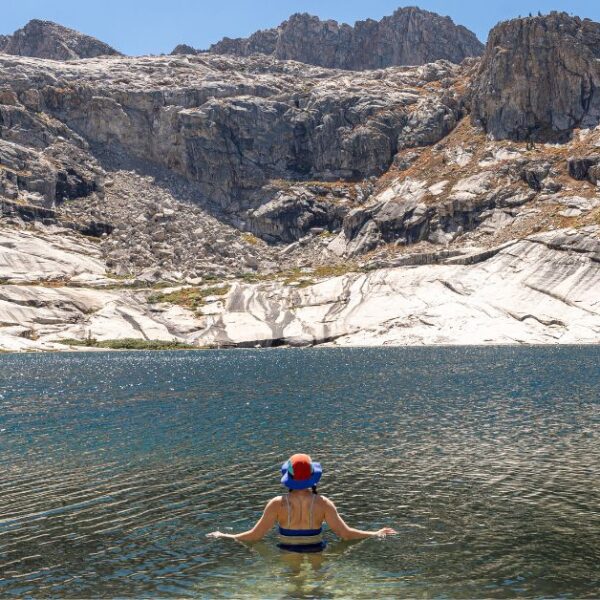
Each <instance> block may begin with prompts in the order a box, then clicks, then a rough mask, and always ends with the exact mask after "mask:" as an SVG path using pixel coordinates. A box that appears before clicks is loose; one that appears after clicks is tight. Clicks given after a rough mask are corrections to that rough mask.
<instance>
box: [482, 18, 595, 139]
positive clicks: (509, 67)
mask: <svg viewBox="0 0 600 600" xmlns="http://www.w3.org/2000/svg"><path fill="white" fill-rule="evenodd" d="M599 59H600V23H595V22H594V21H590V20H589V19H580V18H578V17H571V16H569V15H568V14H567V13H564V12H562V13H559V12H552V13H550V14H549V15H546V16H538V17H528V18H523V19H513V20H511V21H505V22H503V23H500V24H498V25H497V26H496V27H494V29H492V31H491V32H490V36H489V39H488V44H487V47H486V50H485V54H484V56H483V59H482V62H481V67H480V70H479V73H478V75H477V77H476V79H475V82H474V85H473V103H472V117H473V121H474V122H475V123H478V124H480V125H482V126H483V128H484V129H485V130H486V131H487V132H488V133H491V134H492V135H493V136H494V137H495V138H499V139H502V138H510V139H514V140H528V139H531V140H542V141H564V139H565V138H568V137H569V136H570V134H571V132H572V130H573V129H574V128H577V127H583V128H585V127H593V126H595V125H597V124H598V123H599V122H600V60H599Z"/></svg>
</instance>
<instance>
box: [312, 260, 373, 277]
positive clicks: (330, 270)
mask: <svg viewBox="0 0 600 600" xmlns="http://www.w3.org/2000/svg"><path fill="white" fill-rule="evenodd" d="M361 271H362V269H361V268H360V267H359V266H358V265H357V264H356V263H353V262H346V263H340V264H337V265H321V266H319V267H315V270H314V271H313V273H314V275H315V277H340V276H341V275H347V274H348V273H360V272H361Z"/></svg>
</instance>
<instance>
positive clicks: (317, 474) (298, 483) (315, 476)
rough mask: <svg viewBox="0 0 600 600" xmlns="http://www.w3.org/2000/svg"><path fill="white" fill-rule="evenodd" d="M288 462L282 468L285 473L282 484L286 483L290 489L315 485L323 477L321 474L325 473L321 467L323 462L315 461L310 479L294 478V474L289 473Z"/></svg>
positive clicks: (302, 488)
mask: <svg viewBox="0 0 600 600" xmlns="http://www.w3.org/2000/svg"><path fill="white" fill-rule="evenodd" d="M286 464H287V463H284V466H283V467H282V468H281V472H282V473H283V477H282V478H281V485H285V487H286V488H289V489H290V490H305V489H307V488H310V487H312V486H313V485H317V483H318V482H319V479H321V475H322V474H323V469H322V468H321V463H318V462H314V463H313V473H312V475H311V476H310V477H309V478H308V479H300V480H296V479H293V478H292V476H291V475H290V474H289V473H288V471H287V467H286Z"/></svg>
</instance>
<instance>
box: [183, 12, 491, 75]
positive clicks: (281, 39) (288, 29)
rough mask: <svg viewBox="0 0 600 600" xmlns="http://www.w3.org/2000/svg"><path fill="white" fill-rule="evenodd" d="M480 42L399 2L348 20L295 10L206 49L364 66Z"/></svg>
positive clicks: (435, 55) (453, 51)
mask: <svg viewBox="0 0 600 600" xmlns="http://www.w3.org/2000/svg"><path fill="white" fill-rule="evenodd" d="M483 47H484V46H483V44H482V43H481V42H480V41H479V40H478V39H477V37H476V36H475V34H474V33H472V32H471V31H469V30H468V29H467V28H466V27H464V26H462V25H455V24H454V22H453V21H452V19H451V18H450V17H442V16H440V15H438V14H436V13H433V12H429V11H424V10H421V9H419V8H417V7H404V8H398V9H397V10H396V11H394V13H393V14H392V15H390V16H387V17H383V18H382V19H381V20H379V21H375V20H373V19H367V20H364V21H357V22H356V23H355V24H354V25H348V24H345V23H338V22H337V21H335V20H332V19H330V20H321V19H320V18H319V17H316V16H313V15H310V14H308V13H295V14H293V15H291V16H290V17H289V19H287V20H286V21H284V22H283V23H281V24H280V25H279V26H278V27H275V28H272V29H264V30H259V31H257V32H255V33H254V34H252V35H251V36H249V37H248V38H237V39H232V38H227V37H226V38H223V40H221V41H220V42H217V43H216V44H213V45H212V46H210V48H209V49H208V52H210V53H214V54H233V55H236V56H250V55H251V54H255V53H258V54H267V55H272V56H273V57H275V58H278V59H280V60H297V61H299V62H304V63H307V64H312V65H316V66H322V67H327V68H340V69H346V70H366V69H379V68H386V67H390V66H402V65H419V64H425V63H428V62H434V61H436V60H439V59H445V60H450V61H452V62H456V63H459V62H461V61H462V60H463V59H464V58H466V57H468V56H478V55H480V54H481V53H482V51H483ZM190 50H191V46H189V45H180V46H177V47H176V48H175V49H174V50H173V54H185V53H188V54H189V53H190ZM192 50H193V49H192ZM197 52H198V51H195V50H194V51H193V53H197Z"/></svg>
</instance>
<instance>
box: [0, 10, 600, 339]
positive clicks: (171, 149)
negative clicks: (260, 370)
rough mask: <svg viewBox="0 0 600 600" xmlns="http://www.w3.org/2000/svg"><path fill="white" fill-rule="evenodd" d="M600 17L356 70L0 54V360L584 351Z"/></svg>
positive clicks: (228, 58)
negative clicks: (91, 343)
mask: <svg viewBox="0 0 600 600" xmlns="http://www.w3.org/2000/svg"><path fill="white" fill-rule="evenodd" d="M599 27H600V24H597V23H593V22H590V23H585V22H582V20H580V19H577V18H573V17H569V16H568V15H565V14H562V13H553V14H550V15H547V16H545V17H529V18H524V19H517V20H512V21H508V22H503V23H501V24H499V25H498V27H497V29H496V30H495V32H494V35H492V36H490V41H489V43H488V46H487V48H486V52H485V53H484V55H483V56H482V57H480V58H467V59H465V60H463V61H462V62H461V63H460V64H456V63H453V62H450V61H448V60H438V61H436V62H433V63H427V64H425V65H420V66H393V67H388V68H386V69H379V70H358V71H348V70H340V69H331V68H325V67H320V66H314V65H310V64H306V63H302V62H297V61H292V60H279V59H277V58H274V57H273V56H270V55H262V54H252V55H251V56H248V57H238V56H233V55H228V54H214V53H203V54H200V55H194V54H186V55H167V56H143V57H123V56H101V57H96V58H88V59H86V60H67V61H61V60H47V59H39V58H29V57H21V56H12V55H7V54H2V55H0V349H12V350H57V349H60V348H63V349H65V348H69V347H70V345H69V343H68V341H69V340H73V339H74V340H79V342H78V343H80V342H82V341H85V340H105V341H106V340H115V339H124V338H137V339H143V340H152V339H160V340H166V341H173V340H177V341H179V342H182V343H185V344H193V345H196V346H202V347H206V346H208V347H219V346H227V347H229V346H236V347H237V346H241V347H254V346H256V345H260V346H271V345H315V344H324V345H387V344H396V345H397V344H471V343H481V344H486V343H543V344H551V343H598V342H600V309H599V306H598V302H597V290H598V286H600V185H599V184H600V122H599V116H600V115H599V113H598V112H597V110H596V108H597V104H596V102H597V96H596V95H595V93H596V92H595V90H596V86H595V83H594V82H596V77H597V69H598V66H597V64H596V63H597V61H596V60H595V59H594V60H591V58H590V57H592V58H594V57H595V53H596V51H597V46H596V41H597V40H598V39H600V38H598V37H597V36H596V32H597V31H598V28H599ZM513 41H516V42H518V46H517V47H512V46H511V44H512V42H513ZM513 45H514V44H513ZM598 47H600V46H598ZM554 49H556V50H557V51H558V52H559V54H560V57H562V59H563V60H564V61H565V63H566V64H567V66H569V68H570V71H571V73H570V77H571V78H572V79H568V80H565V81H566V83H561V82H563V79H564V78H563V69H564V65H563V64H561V63H560V62H555V61H553V60H552V56H553V54H552V53H553V52H554ZM517 58H518V60H517ZM509 67H510V68H509ZM490 82H492V84H493V85H490ZM569 82H571V83H569ZM573 82H575V83H574V84H572V83H573ZM582 82H583V83H584V84H585V83H586V82H592V84H593V85H590V86H587V87H586V85H581V83H582ZM537 88H539V90H541V92H543V93H540V94H538V95H537V96H536V95H534V94H533V91H535V90H536V89H537ZM598 89H600V86H598ZM582 99H583V100H585V102H584V103H583V104H582V103H581V100H582ZM575 111H578V112H575ZM555 136H556V137H555ZM557 140H558V141H559V142H560V143H556V142H557ZM166 286H168V287H166ZM61 340H62V342H61ZM65 340H66V341H65Z"/></svg>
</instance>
